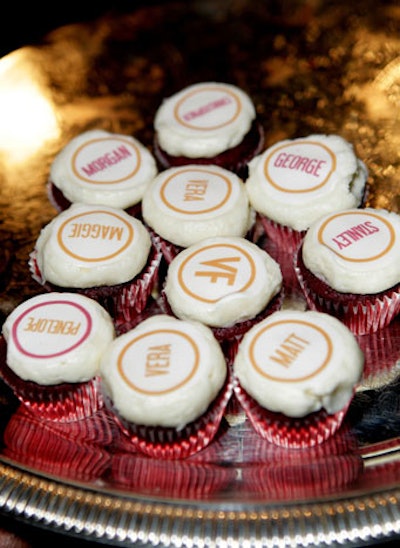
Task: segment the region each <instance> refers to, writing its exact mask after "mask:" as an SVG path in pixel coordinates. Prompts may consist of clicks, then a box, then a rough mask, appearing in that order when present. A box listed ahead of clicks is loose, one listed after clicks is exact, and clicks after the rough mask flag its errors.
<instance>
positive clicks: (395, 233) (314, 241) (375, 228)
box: [296, 208, 400, 335]
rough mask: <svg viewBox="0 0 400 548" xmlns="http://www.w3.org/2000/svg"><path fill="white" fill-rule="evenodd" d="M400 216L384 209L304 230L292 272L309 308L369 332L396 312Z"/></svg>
mask: <svg viewBox="0 0 400 548" xmlns="http://www.w3.org/2000/svg"><path fill="white" fill-rule="evenodd" d="M399 242H400V216H399V215H397V214H396V213H394V212H389V211H386V210H384V209H373V208H365V209H350V210H347V211H342V212H339V213H331V214H328V215H324V216H323V217H321V218H320V219H318V220H317V221H315V222H314V223H313V224H312V226H311V227H310V228H309V230H308V231H307V234H306V236H305V238H304V241H303V244H302V245H301V247H300V249H299V251H298V253H297V259H296V272H297V275H298V279H299V283H300V286H301V288H302V290H303V292H304V295H305V298H306V300H307V304H308V306H309V308H311V309H313V310H319V311H322V312H327V313H329V314H332V315H334V316H336V317H337V318H339V319H340V320H341V321H342V322H343V323H345V324H346V325H347V326H348V327H349V328H350V329H351V330H352V331H353V332H354V333H355V334H357V335H362V334H366V333H373V332H375V331H377V330H378V329H381V328H383V327H385V326H387V325H389V323H390V322H391V321H392V320H393V319H394V318H395V316H396V315H397V314H398V313H399V311H400V245H399Z"/></svg>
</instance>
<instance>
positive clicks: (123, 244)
mask: <svg viewBox="0 0 400 548" xmlns="http://www.w3.org/2000/svg"><path fill="white" fill-rule="evenodd" d="M88 239H90V245H88ZM133 239H134V227H133V226H132V224H130V223H129V222H128V221H127V220H126V219H124V218H123V217H122V216H121V215H118V214H117V213H114V212H109V211H105V210H93V211H88V212H84V213H78V214H77V215H74V216H72V217H70V218H69V219H67V220H65V221H64V222H63V223H62V224H61V225H60V227H59V228H58V231H57V241H58V243H59V245H60V247H61V248H62V249H63V251H64V252H65V253H66V254H67V255H69V256H70V257H72V258H74V259H77V260H80V261H85V262H92V261H106V260H109V259H112V258H114V257H116V256H117V255H119V254H121V253H122V252H123V251H124V250H125V249H126V248H127V247H128V246H129V245H131V243H132V242H133Z"/></svg>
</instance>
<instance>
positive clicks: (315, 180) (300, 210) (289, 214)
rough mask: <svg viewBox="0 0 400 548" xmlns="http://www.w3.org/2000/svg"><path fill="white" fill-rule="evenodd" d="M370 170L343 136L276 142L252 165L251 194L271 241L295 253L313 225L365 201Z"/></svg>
mask: <svg viewBox="0 0 400 548" xmlns="http://www.w3.org/2000/svg"><path fill="white" fill-rule="evenodd" d="M367 176H368V172H367V168H366V166H365V164H364V162H363V161H361V160H360V159H359V158H357V157H356V155H355V152H354V149H353V146H352V145H351V144H350V143H348V142H347V141H346V140H345V139H343V138H342V137H340V136H339V135H310V136H308V137H303V138H298V139H293V140H289V139H287V140H285V141H280V142H278V143H276V144H275V145H273V146H271V147H270V148H268V149H266V150H265V151H264V152H263V153H262V154H259V155H258V156H256V157H255V158H253V160H251V162H250V163H249V177H248V179H247V181H246V190H247V192H248V195H249V200H250V203H251V205H252V206H253V207H254V209H255V210H256V212H257V214H258V219H257V221H258V223H259V224H261V225H262V227H263V229H264V231H265V233H266V235H267V237H269V238H271V239H273V240H275V241H277V242H278V244H279V246H280V247H281V248H282V249H284V250H286V251H289V252H290V251H292V250H294V249H296V248H297V246H298V245H299V243H300V242H301V240H302V238H303V237H304V234H305V231H306V230H307V229H308V227H309V226H310V224H311V223H312V222H313V221H315V220H316V219H318V218H319V217H320V216H322V215H324V214H326V213H330V212H333V211H341V210H343V209H349V208H353V207H358V206H360V205H361V204H362V203H363V200H364V195H365V189H366V182H367Z"/></svg>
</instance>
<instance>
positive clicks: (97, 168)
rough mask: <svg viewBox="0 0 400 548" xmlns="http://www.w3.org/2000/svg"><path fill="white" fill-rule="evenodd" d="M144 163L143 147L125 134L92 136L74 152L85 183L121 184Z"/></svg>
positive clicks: (77, 170) (73, 163)
mask: <svg viewBox="0 0 400 548" xmlns="http://www.w3.org/2000/svg"><path fill="white" fill-rule="evenodd" d="M140 165H141V154H140V151H139V148H138V147H137V146H136V145H135V144H134V143H132V142H130V141H128V140H124V139H122V138H116V137H113V138H109V137H105V138H101V139H92V140H90V141H87V142H86V143H84V144H83V145H81V146H80V147H79V148H78V149H77V150H76V151H75V152H74V154H73V156H72V159H71V168H72V171H73V172H74V174H75V175H76V177H78V178H79V179H80V180H81V182H82V183H89V184H100V185H101V184H118V183H122V182H124V181H126V180H127V179H131V178H132V177H134V176H135V174H136V173H137V172H138V170H139V168H140Z"/></svg>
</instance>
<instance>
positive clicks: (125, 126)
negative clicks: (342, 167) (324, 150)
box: [0, 0, 400, 547]
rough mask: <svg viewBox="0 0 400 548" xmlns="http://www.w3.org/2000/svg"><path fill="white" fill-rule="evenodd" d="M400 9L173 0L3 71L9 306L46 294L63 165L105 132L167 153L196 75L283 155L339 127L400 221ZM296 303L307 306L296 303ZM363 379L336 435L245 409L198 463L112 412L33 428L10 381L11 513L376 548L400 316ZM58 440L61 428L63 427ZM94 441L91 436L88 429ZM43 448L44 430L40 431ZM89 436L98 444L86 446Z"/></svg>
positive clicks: (234, 414)
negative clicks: (299, 432) (237, 94)
mask: <svg viewBox="0 0 400 548" xmlns="http://www.w3.org/2000/svg"><path fill="white" fill-rule="evenodd" d="M398 9H399V8H398V6H397V3H396V2H382V3H381V4H380V6H379V10H378V9H377V8H376V4H375V3H374V2H371V1H369V0H367V1H365V2H353V3H352V4H351V5H350V4H349V3H348V2H344V1H343V2H341V1H340V2H335V3H329V2H322V1H321V2H318V1H317V2H315V1H311V0H309V1H307V0H305V1H296V0H290V1H289V0H285V1H284V2H268V3H264V2H252V1H250V0H249V1H246V0H244V1H243V0H233V1H232V2H224V1H223V0H217V1H215V2H207V1H206V2H204V1H198V2H197V1H195V2H191V3H187V2H180V1H177V2H169V3H162V4H161V3H160V4H157V3H153V4H152V5H148V6H144V7H139V8H137V9H132V11H131V12H129V11H128V12H124V13H115V12H111V11H110V12H109V13H105V14H104V16H101V17H99V18H97V19H95V20H93V21H90V22H87V23H82V24H74V25H69V26H66V27H62V28H59V29H55V30H54V31H53V32H52V33H50V34H49V35H47V36H45V37H43V39H42V40H41V41H40V43H39V44H36V45H31V46H29V45H27V46H26V47H23V48H20V49H17V50H15V51H13V52H12V53H10V54H9V55H7V56H5V57H3V58H2V59H1V60H0V73H1V79H0V120H1V123H0V166H1V170H0V182H1V194H0V204H1V209H0V220H1V223H0V238H1V240H2V242H3V246H2V248H1V251H0V255H1V257H0V259H1V260H0V273H1V276H0V314H1V320H3V319H4V318H5V317H6V316H7V315H8V314H9V313H10V312H11V311H12V310H13V308H14V307H15V306H17V304H19V303H20V302H21V301H22V300H23V299H25V298H27V297H29V296H32V295H34V294H37V293H39V292H40V288H39V287H38V285H37V284H36V283H35V282H34V281H33V280H32V279H31V277H30V274H29V271H28V266H27V265H28V256H29V253H30V251H31V250H32V247H33V244H34V241H35V240H36V238H37V236H38V233H39V231H40V229H41V227H42V226H44V224H46V223H47V222H48V221H49V220H50V219H51V218H52V217H53V216H54V215H55V214H56V212H55V210H54V208H53V206H52V205H51V204H50V202H49V200H48V198H47V192H46V182H47V177H48V173H49V168H50V164H51V161H52V158H53V157H54V155H55V154H56V153H57V152H58V151H59V150H60V148H61V147H62V146H63V145H64V144H66V142H67V141H68V140H69V139H70V138H71V137H72V136H74V135H76V134H78V133H79V132H80V131H83V130H85V129H89V128H93V127H100V128H104V129H108V130H110V131H115V132H121V133H126V134H133V135H135V136H136V137H137V138H138V139H140V140H141V141H142V142H143V143H145V144H146V145H147V146H149V148H151V146H152V138H153V128H152V120H153V116H154V112H155V109H156V108H157V106H158V105H159V104H160V102H161V100H162V99H163V97H165V96H167V95H169V94H171V93H172V92H174V91H176V90H177V89H180V88H182V87H183V86H185V85H188V84H190V83H193V82H196V81H206V80H218V81H229V82H232V83H235V84H237V85H239V86H241V87H243V88H244V89H246V90H247V91H248V92H249V94H250V95H251V96H252V97H253V99H254V102H255V104H256V107H257V112H258V115H259V117H260V120H261V121H262V123H263V125H264V128H265V137H266V146H267V145H269V144H272V143H273V142H276V141H277V140H279V139H282V138H290V137H295V136H302V135H303V136H304V135H308V134H311V133H322V132H326V133H339V134H341V135H343V136H344V137H345V138H347V139H348V140H349V141H351V142H352V143H354V147H355V149H356V151H357V154H358V155H359V157H361V158H362V159H363V160H364V161H365V163H366V164H367V166H368V168H369V172H370V177H369V187H370V193H369V196H368V199H367V204H368V205H371V206H373V207H384V208H387V209H391V210H393V211H397V212H398V211H399V208H400V192H399V182H398V181H399V175H400V168H399V160H400V157H399V154H398V148H399V129H400V128H399V122H398V106H399V103H400V92H399V89H400V88H399V83H400V71H399V67H400V57H399V42H398V27H399V24H400V15H399V11H398ZM290 298H291V299H292V301H291V302H290V301H289V302H288V303H287V304H290V305H293V304H294V305H296V306H304V303H302V301H301V297H300V296H299V295H298V294H296V292H294V293H293V294H292V295H291V296H290ZM360 343H361V344H362V345H363V348H364V350H365V352H366V356H367V368H366V371H365V375H364V378H363V381H362V384H361V386H360V388H359V390H358V392H357V394H356V396H355V398H354V401H353V403H352V405H351V408H350V411H349V414H348V417H347V419H346V422H345V424H344V426H343V428H342V429H341V431H340V432H339V434H338V435H336V436H335V437H334V439H333V440H332V441H329V442H327V443H326V444H323V446H320V447H318V448H315V449H310V450H301V451H293V450H292V451H289V450H283V449H281V448H277V447H274V446H271V445H269V444H267V443H266V442H264V441H263V440H260V439H259V438H258V437H257V436H256V435H255V434H254V432H253V431H252V430H251V428H250V426H249V425H248V423H247V421H246V420H245V419H244V416H243V414H242V413H241V412H240V410H239V409H238V408H237V407H235V406H231V407H230V408H229V412H228V413H227V415H226V417H225V420H224V423H223V425H222V428H221V433H220V435H219V436H218V437H217V439H216V440H214V441H213V442H212V443H211V444H210V446H209V447H208V448H207V449H205V450H204V451H202V452H200V453H199V454H198V455H195V456H194V457H190V458H189V459H187V460H185V461H162V460H155V459H154V460H152V459H148V458H144V457H142V456H140V455H138V454H135V453H132V452H131V451H130V450H129V448H127V447H126V446H125V445H124V444H123V443H122V442H120V440H118V436H117V437H115V436H116V434H115V432H114V433H112V436H111V437H112V441H110V438H109V437H107V435H108V434H107V432H108V430H107V428H108V427H107V425H108V426H110V424H109V422H107V419H105V418H104V417H101V416H100V417H97V420H98V422H96V421H94V422H91V421H88V424H87V425H84V426H82V429H83V430H84V429H85V428H87V430H85V431H84V432H83V430H82V431H74V430H73V431H68V430H65V429H62V428H61V429H58V430H57V428H55V429H54V428H51V427H49V425H46V424H45V423H43V422H41V421H40V420H37V421H36V422H35V421H33V422H32V423H31V424H30V423H29V420H28V419H27V418H26V417H25V416H24V414H23V413H22V412H21V410H20V409H19V408H18V403H17V400H16V398H15V397H14V395H13V394H12V393H11V392H10V391H9V390H8V389H7V387H6V386H5V385H3V384H1V385H0V409H1V415H0V423H1V437H0V439H1V451H0V510H1V512H2V513H4V514H7V515H10V516H13V517H14V518H17V519H20V520H23V521H28V522H29V523H31V524H33V525H37V526H38V527H46V528H48V529H50V530H54V531H57V532H60V533H63V534H66V535H71V536H77V537H79V538H84V539H89V540H95V541H98V542H99V543H109V544H113V545H121V546H128V545H129V546H130V545H132V544H135V545H138V546H142V545H160V546H215V545H221V546H249V547H250V546H257V547H264V546H265V547H284V546H295V545H302V546H306V545H321V546H323V545H330V546H336V545H337V546H339V545H340V546H343V545H351V546H363V545H367V544H371V543H374V542H379V541H385V540H389V539H396V538H398V537H399V536H400V505H399V497H400V458H399V457H400V400H399V388H400V387H399V367H400V359H399V358H400V320H399V318H398V319H396V320H395V322H393V324H391V326H389V327H388V328H385V329H384V330H382V331H380V332H379V333H377V334H376V335H373V336H366V337H363V338H361V340H360ZM54 430H55V431H54ZM85 432H86V433H85ZM30 436H32V437H30ZM85 436H86V437H85Z"/></svg>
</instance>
